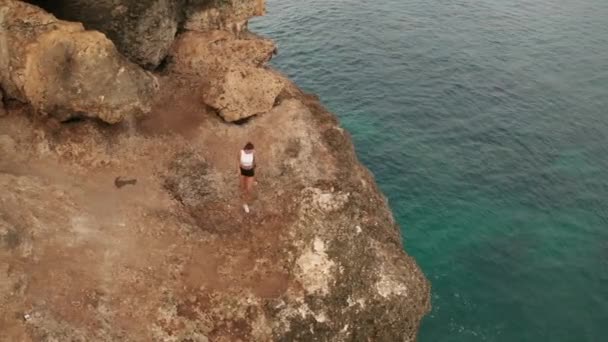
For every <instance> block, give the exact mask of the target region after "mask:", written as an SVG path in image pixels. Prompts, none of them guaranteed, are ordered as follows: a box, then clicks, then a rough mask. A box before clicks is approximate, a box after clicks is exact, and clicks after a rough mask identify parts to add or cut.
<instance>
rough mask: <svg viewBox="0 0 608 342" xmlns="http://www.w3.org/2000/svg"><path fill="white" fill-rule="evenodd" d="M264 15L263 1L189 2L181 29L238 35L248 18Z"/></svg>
mask: <svg viewBox="0 0 608 342" xmlns="http://www.w3.org/2000/svg"><path fill="white" fill-rule="evenodd" d="M265 13H266V5H265V0H189V1H187V6H186V16H185V22H184V24H183V27H184V29H186V30H191V31H201V32H205V31H209V30H218V29H222V30H229V31H232V32H234V33H239V32H241V31H242V30H243V29H245V28H246V25H247V20H249V18H251V17H254V16H261V15H264V14H265Z"/></svg>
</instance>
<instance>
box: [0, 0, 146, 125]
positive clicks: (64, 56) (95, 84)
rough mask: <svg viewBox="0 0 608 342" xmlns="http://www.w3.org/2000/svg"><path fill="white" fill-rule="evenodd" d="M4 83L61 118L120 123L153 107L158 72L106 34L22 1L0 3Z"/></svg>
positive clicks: (11, 92) (10, 93) (11, 94)
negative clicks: (145, 67)
mask: <svg viewBox="0 0 608 342" xmlns="http://www.w3.org/2000/svg"><path fill="white" fill-rule="evenodd" d="M0 56H1V57H2V58H0V86H2V88H3V89H4V90H5V95H6V97H7V98H13V99H17V100H19V101H21V102H29V103H30V104H31V105H32V106H33V107H34V108H35V109H36V110H38V111H40V112H42V113H47V114H52V115H53V116H56V117H58V118H59V119H61V120H65V119H69V118H71V117H74V116H86V117H97V118H99V119H101V120H103V121H106V122H108V123H117V122H119V121H121V120H122V119H123V118H124V117H126V116H128V115H139V114H142V113H146V112H148V111H149V110H150V105H149V103H150V102H151V99H152V97H153V96H154V94H155V92H156V90H157V87H158V86H157V83H156V80H155V78H154V76H152V75H150V74H149V73H147V72H145V71H144V70H142V69H140V68H139V67H138V66H137V65H135V64H132V63H130V62H129V61H128V60H127V59H126V58H124V57H123V56H122V55H120V54H119V52H118V51H117V50H116V48H115V46H114V44H113V43H112V42H111V41H110V40H109V39H107V38H106V37H105V36H104V35H103V34H102V33H99V32H96V31H86V30H84V28H83V26H82V25H81V24H79V23H72V22H65V21H61V20H58V19H56V18H55V17H54V16H52V15H50V14H48V13H46V12H44V11H42V10H41V9H40V8H38V7H36V6H33V5H29V4H25V3H22V2H20V1H4V2H3V4H2V5H1V6H0Z"/></svg>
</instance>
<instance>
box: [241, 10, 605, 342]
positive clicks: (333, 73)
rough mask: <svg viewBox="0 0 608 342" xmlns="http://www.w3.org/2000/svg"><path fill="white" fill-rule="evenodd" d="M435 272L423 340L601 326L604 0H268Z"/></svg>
mask: <svg viewBox="0 0 608 342" xmlns="http://www.w3.org/2000/svg"><path fill="white" fill-rule="evenodd" d="M250 27H251V28H252V30H254V31H256V32H259V33H261V34H263V35H266V36H268V37H271V38H273V39H274V40H275V41H276V42H277V43H278V46H279V55H278V56H277V57H276V58H275V59H274V60H273V62H272V63H273V65H274V66H275V67H276V68H278V69H280V70H281V71H283V72H284V73H286V74H288V75H289V76H290V77H292V78H293V79H295V81H296V82H297V83H298V84H299V85H300V86H301V87H303V88H304V89H305V90H307V91H309V92H314V93H316V94H318V95H319V96H320V97H321V99H322V101H323V102H324V104H325V105H326V106H327V107H328V108H329V109H330V110H331V111H333V112H334V113H336V114H337V115H338V116H339V117H340V119H341V121H342V124H343V125H344V126H345V127H346V128H347V129H348V130H349V131H350V132H351V134H352V136H353V139H354V142H355V145H356V148H357V152H358V154H359V157H360V159H361V160H362V161H363V162H364V164H365V165H366V166H367V167H369V168H370V169H371V170H372V171H373V173H374V174H375V176H376V179H377V181H378V183H379V184H380V187H381V188H382V189H383V191H384V192H385V193H386V195H387V196H388V198H389V201H390V205H391V207H392V209H393V212H394V214H395V216H396V218H397V220H398V222H399V224H400V226H401V229H402V231H403V236H404V243H405V246H406V249H407V251H408V252H409V253H410V254H412V255H413V256H414V257H415V258H416V259H417V260H418V262H419V264H420V265H421V267H422V269H423V271H424V272H425V274H426V275H427V276H428V278H429V279H430V280H431V282H432V285H433V293H432V302H433V310H432V312H431V313H430V314H429V315H428V316H427V317H426V318H425V320H424V322H423V325H422V328H421V331H420V335H419V339H420V341H422V342H434V341H463V342H464V341H466V342H469V341H505V342H517V341H573V342H584V341H598V342H599V341H602V342H604V341H608V0H511V1H505V0H376V1H361V0H308V1H296V0H268V15H267V16H266V17H264V18H258V19H255V20H253V21H252V22H251V23H250Z"/></svg>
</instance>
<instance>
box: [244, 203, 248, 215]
mask: <svg viewBox="0 0 608 342" xmlns="http://www.w3.org/2000/svg"><path fill="white" fill-rule="evenodd" d="M243 209H244V210H245V212H246V213H247V214H249V206H248V205H247V204H243Z"/></svg>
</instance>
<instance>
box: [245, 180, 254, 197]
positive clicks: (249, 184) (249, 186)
mask: <svg viewBox="0 0 608 342" xmlns="http://www.w3.org/2000/svg"><path fill="white" fill-rule="evenodd" d="M253 182H254V177H247V191H246V194H247V200H248V201H249V200H251V197H252V196H251V195H252V194H253Z"/></svg>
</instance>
